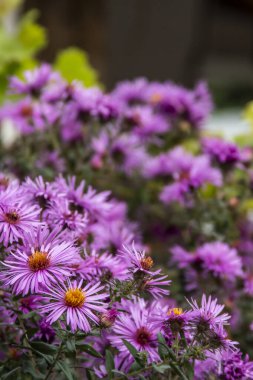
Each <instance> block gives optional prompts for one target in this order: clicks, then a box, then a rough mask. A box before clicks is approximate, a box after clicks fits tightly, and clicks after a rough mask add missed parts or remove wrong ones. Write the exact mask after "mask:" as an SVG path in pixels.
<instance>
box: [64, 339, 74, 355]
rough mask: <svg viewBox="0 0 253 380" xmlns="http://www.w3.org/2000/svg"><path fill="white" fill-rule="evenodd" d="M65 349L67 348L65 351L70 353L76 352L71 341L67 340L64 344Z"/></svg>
mask: <svg viewBox="0 0 253 380" xmlns="http://www.w3.org/2000/svg"><path fill="white" fill-rule="evenodd" d="M66 348H67V351H69V352H71V353H73V352H76V346H75V341H74V340H73V339H68V340H67V342H66Z"/></svg>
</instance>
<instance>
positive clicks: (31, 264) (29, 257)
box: [1, 231, 78, 295]
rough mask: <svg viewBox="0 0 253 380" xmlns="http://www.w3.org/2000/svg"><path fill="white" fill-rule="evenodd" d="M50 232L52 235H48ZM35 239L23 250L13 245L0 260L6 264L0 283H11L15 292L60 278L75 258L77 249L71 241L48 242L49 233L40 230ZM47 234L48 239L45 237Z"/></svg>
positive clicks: (34, 289)
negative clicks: (2, 259)
mask: <svg viewBox="0 0 253 380" xmlns="http://www.w3.org/2000/svg"><path fill="white" fill-rule="evenodd" d="M51 235H52V234H51ZM40 237H45V240H44V242H43V243H42V244H40V242H39V240H42V241H43V239H38V240H37V239H36V237H33V238H31V240H32V241H36V240H37V242H36V243H35V244H34V245H33V246H31V247H30V252H29V253H27V249H22V248H17V249H16V250H15V252H14V251H12V252H11V253H10V255H9V256H8V257H7V258H6V259H5V260H4V262H2V264H3V265H4V266H5V267H6V269H5V270H3V271H2V274H1V280H2V281H3V284H4V286H6V287H8V286H12V287H13V292H14V293H15V294H23V295H26V294H28V293H35V292H36V293H37V292H39V291H40V290H41V288H43V287H44V286H50V284H51V283H52V282H53V283H56V282H57V281H62V280H63V279H64V278H65V276H69V275H70V273H71V268H70V266H71V264H74V263H75V262H76V260H77V259H78V252H77V250H76V248H75V247H73V245H72V244H71V242H56V243H54V242H53V241H51V242H50V240H51V239H50V235H49V234H48V233H45V231H42V233H41V234H40ZM48 237H49V238H48Z"/></svg>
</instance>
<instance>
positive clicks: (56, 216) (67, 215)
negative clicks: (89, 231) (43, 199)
mask: <svg viewBox="0 0 253 380" xmlns="http://www.w3.org/2000/svg"><path fill="white" fill-rule="evenodd" d="M44 215H45V220H46V221H47V223H48V224H49V225H50V226H51V227H54V226H61V227H62V228H63V229H65V230H68V231H70V232H73V234H74V235H75V236H76V237H78V235H82V234H83V233H84V232H85V230H86V228H87V225H88V215H87V213H83V214H81V213H79V212H78V211H76V210H73V209H72V207H71V203H70V202H69V201H68V200H67V199H66V198H65V197H58V198H55V199H54V200H52V201H50V203H49V205H48V208H47V209H46V210H45V212H44Z"/></svg>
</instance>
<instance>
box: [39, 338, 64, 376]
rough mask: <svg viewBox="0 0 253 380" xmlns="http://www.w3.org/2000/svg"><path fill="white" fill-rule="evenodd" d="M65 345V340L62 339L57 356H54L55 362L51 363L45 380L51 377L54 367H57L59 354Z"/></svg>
mask: <svg viewBox="0 0 253 380" xmlns="http://www.w3.org/2000/svg"><path fill="white" fill-rule="evenodd" d="M63 345H64V342H63V341H62V342H61V344H60V346H59V349H58V352H57V354H56V356H55V358H54V361H53V363H52V364H51V365H50V367H49V369H48V373H47V374H46V377H45V379H44V380H47V379H49V376H50V375H51V373H52V371H53V369H54V367H55V365H56V363H57V361H58V359H59V356H60V354H61V351H62V348H63Z"/></svg>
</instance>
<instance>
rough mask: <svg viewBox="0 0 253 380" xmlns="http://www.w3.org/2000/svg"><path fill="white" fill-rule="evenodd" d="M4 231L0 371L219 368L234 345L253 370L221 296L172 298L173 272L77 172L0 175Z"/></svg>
mask: <svg viewBox="0 0 253 380" xmlns="http://www.w3.org/2000/svg"><path fill="white" fill-rule="evenodd" d="M133 238H135V243H131V241H132V240H133ZM0 241H1V252H2V253H1V267H2V268H1V276H0V283H1V299H0V308H1V327H0V328H1V330H0V332H1V349H0V355H1V362H2V366H1V369H0V371H1V372H0V373H1V374H2V375H3V376H6V375H7V374H10V375H11V374H13V373H15V374H18V376H20V378H36V379H37V378H41V379H44V378H45V379H48V378H50V376H51V375H53V374H60V373H63V374H64V375H65V376H66V377H67V378H68V379H72V378H75V376H78V374H83V376H87V377H88V378H90V377H92V378H110V379H112V378H118V379H119V378H125V377H127V378H138V376H140V375H141V374H143V375H145V376H153V375H154V374H155V373H157V374H158V376H160V377H164V378H167V376H168V375H169V374H170V376H175V378H176V377H178V378H181V379H189V378H191V376H192V373H193V371H194V368H195V367H196V371H197V373H202V372H203V368H202V367H201V365H200V362H202V361H203V360H208V363H209V361H211V362H212V370H213V371H215V373H218V371H225V370H227V369H226V368H227V367H226V366H230V367H231V368H232V367H233V366H232V364H231V360H233V359H232V358H233V357H236V358H238V359H237V361H239V362H240V366H241V367H240V370H241V373H242V375H243V376H244V377H243V378H245V379H246V378H249V377H247V376H252V377H253V363H251V362H249V361H248V359H247V358H245V359H242V356H241V353H240V351H239V349H238V348H237V347H236V342H234V341H232V340H230V339H229V337H228V332H227V325H228V321H229V318H230V317H229V315H228V314H227V313H223V308H224V306H222V305H219V304H218V303H217V300H216V299H214V298H211V297H208V298H207V297H206V296H205V295H203V297H202V300H201V303H200V305H199V304H198V303H197V302H196V301H195V300H191V301H188V306H186V307H185V309H184V310H183V309H181V308H179V307H176V306H175V301H173V300H172V299H168V298H167V297H168V295H169V290H168V286H169V285H170V281H169V280H168V279H167V276H166V275H164V274H162V273H161V270H160V269H158V270H153V260H152V258H151V256H150V255H149V254H148V253H147V251H146V250H145V247H144V246H143V244H142V242H141V240H140V237H138V235H136V226H135V225H133V224H131V223H130V222H129V221H128V220H127V217H126V208H125V205H124V204H123V203H120V202H116V201H115V200H114V199H112V198H109V193H108V192H102V193H98V192H96V191H95V190H94V189H92V188H91V187H88V188H85V183H84V181H82V182H81V183H80V184H79V185H77V184H76V181H75V178H74V177H72V178H69V179H68V180H65V179H64V178H63V177H58V178H56V179H55V180H54V181H53V182H44V180H43V178H42V177H38V178H37V179H35V180H34V181H33V180H31V179H30V178H27V179H26V181H24V182H21V183H19V182H18V181H17V180H10V179H8V178H7V177H3V176H2V179H1V193H0ZM223 352H226V360H227V362H229V364H227V362H226V363H225V364H224V363H223V362H222V360H223V361H224V357H223V356H221V355H222V353H223ZM209 356H210V358H209ZM207 358H208V359H207ZM221 358H222V359H221ZM216 361H217V363H218V362H219V363H220V365H221V366H222V367H220V365H217V366H216ZM194 363H196V364H194ZM236 365H237V364H236ZM223 367H224V368H223ZM230 367H229V368H230ZM231 368H230V370H232V369H231ZM219 373H220V372H219ZM57 376H58V375H57ZM3 378H5V377H3Z"/></svg>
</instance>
